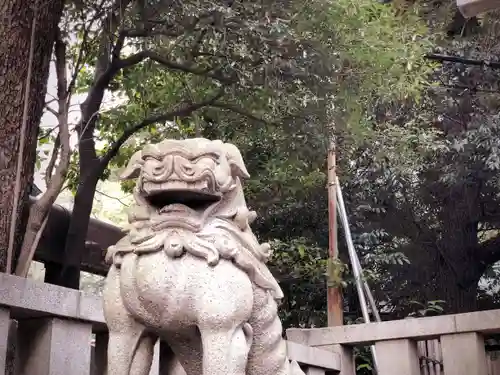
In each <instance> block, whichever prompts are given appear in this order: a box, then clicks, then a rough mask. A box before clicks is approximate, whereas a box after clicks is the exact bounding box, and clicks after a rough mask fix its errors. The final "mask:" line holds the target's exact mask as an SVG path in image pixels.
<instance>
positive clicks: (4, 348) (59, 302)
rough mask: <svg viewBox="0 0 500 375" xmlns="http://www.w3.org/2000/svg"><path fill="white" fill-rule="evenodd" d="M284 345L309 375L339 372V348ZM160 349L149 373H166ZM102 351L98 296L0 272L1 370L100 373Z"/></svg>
mask: <svg viewBox="0 0 500 375" xmlns="http://www.w3.org/2000/svg"><path fill="white" fill-rule="evenodd" d="M287 345H288V352H289V356H290V358H291V359H295V360H296V361H297V362H298V363H299V364H300V365H301V367H303V368H304V370H305V371H306V373H307V374H308V375H322V374H325V373H329V374H330V373H333V374H337V373H338V371H339V369H340V357H339V355H338V354H337V353H332V352H328V351H325V350H321V349H316V348H311V347H307V346H305V345H302V344H299V343H294V342H288V343H287ZM162 348H163V346H162V345H161V343H160V344H158V345H157V346H156V348H155V359H154V361H153V366H152V369H151V372H150V375H160V374H161V375H170V374H169V373H168V372H167V370H166V368H167V367H168V361H169V358H167V357H168V356H169V353H167V351H166V350H165V351H163V350H162ZM106 353H107V333H106V325H105V324H104V318H103V314H102V303H101V299H100V298H98V297H95V296H88V295H84V294H83V293H82V292H80V291H77V290H72V289H67V288H62V287H58V286H54V285H51V284H45V283H42V282H38V281H34V280H30V279H23V278H19V277H16V276H12V275H6V274H1V273H0V374H9V375H103V374H105V373H106V372H105V368H106ZM2 371H3V372H2ZM109 375H112V374H109Z"/></svg>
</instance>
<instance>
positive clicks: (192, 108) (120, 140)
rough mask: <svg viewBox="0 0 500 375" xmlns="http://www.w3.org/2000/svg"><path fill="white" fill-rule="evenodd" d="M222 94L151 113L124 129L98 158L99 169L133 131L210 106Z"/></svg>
mask: <svg viewBox="0 0 500 375" xmlns="http://www.w3.org/2000/svg"><path fill="white" fill-rule="evenodd" d="M223 95H224V89H221V90H219V91H218V92H217V94H215V95H214V96H212V97H211V98H208V99H206V100H204V101H201V102H197V103H193V104H191V105H188V106H186V107H184V108H180V109H176V110H174V111H171V112H168V113H163V114H159V115H153V116H150V117H148V118H146V119H144V120H143V121H141V122H140V123H138V124H135V125H133V126H131V127H129V128H128V129H126V130H125V131H124V132H123V134H122V135H121V136H120V137H119V138H118V139H117V140H116V141H115V142H114V143H113V144H112V145H111V147H110V148H109V150H108V151H107V152H106V153H105V154H104V156H103V157H102V158H101V159H100V163H99V164H100V167H101V168H100V169H101V170H104V169H105V168H106V167H107V165H108V163H109V162H110V161H111V159H112V158H113V157H114V156H115V155H116V154H118V151H119V150H120V147H121V146H122V145H123V144H124V143H125V142H126V141H127V140H128V139H129V138H130V136H132V135H133V134H134V133H136V132H138V131H139V130H141V129H143V128H145V127H146V126H149V125H152V124H155V123H157V122H166V121H169V120H173V119H174V118H175V117H181V116H188V115H189V114H191V113H192V112H194V111H196V110H198V109H200V108H203V107H207V106H210V105H211V104H212V103H214V102H215V101H217V100H218V99H220V98H221V97H222V96H223Z"/></svg>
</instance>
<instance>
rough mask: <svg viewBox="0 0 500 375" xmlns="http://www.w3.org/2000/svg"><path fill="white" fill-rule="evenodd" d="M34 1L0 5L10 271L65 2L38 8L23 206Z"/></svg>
mask: <svg viewBox="0 0 500 375" xmlns="http://www.w3.org/2000/svg"><path fill="white" fill-rule="evenodd" d="M35 4H36V1H35V0H4V1H2V2H1V3H0V19H1V20H2V22H0V36H1V38H0V56H2V58H1V59H0V87H1V88H2V90H1V92H0V129H1V132H0V271H2V272H4V271H5V270H6V263H7V249H8V246H9V232H10V222H11V214H12V210H14V209H17V210H18V216H17V220H16V221H17V223H16V236H15V245H14V250H15V251H18V250H19V248H20V246H21V243H22V239H23V230H22V228H23V226H24V225H25V224H26V223H25V221H26V219H27V213H28V205H27V203H28V194H29V185H30V182H31V181H32V179H33V171H34V165H35V159H36V146H37V135H38V125H39V122H40V118H41V116H42V113H43V107H44V102H45V92H46V86H47V79H48V75H49V64H50V58H51V55H52V47H53V44H54V40H55V36H56V30H57V25H58V22H59V20H60V18H61V15H62V9H63V0H49V1H44V2H43V4H41V6H40V7H39V9H38V10H37V13H36V14H37V17H36V39H35V49H34V54H33V61H32V72H33V73H32V76H31V83H30V92H29V95H28V103H29V110H28V116H27V123H26V133H25V147H24V150H23V160H22V165H23V168H22V170H21V180H20V182H21V190H20V198H19V205H18V207H17V208H16V207H13V205H14V186H15V183H16V168H17V156H18V155H19V153H20V150H19V144H20V137H21V128H22V123H23V105H24V97H25V90H26V83H27V82H26V81H27V79H26V78H27V76H28V61H29V53H30V41H31V28H32V22H33V17H34V14H35V13H34V9H35V8H34V7H35Z"/></svg>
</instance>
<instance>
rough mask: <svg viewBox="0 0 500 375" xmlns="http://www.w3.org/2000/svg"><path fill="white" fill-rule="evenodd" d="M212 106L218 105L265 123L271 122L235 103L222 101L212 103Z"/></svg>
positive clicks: (217, 106)
mask: <svg viewBox="0 0 500 375" xmlns="http://www.w3.org/2000/svg"><path fill="white" fill-rule="evenodd" d="M210 107H216V108H221V109H225V110H228V111H231V112H234V113H237V114H239V115H242V116H245V117H248V118H249V119H251V120H254V121H257V122H261V123H264V124H269V122H267V121H266V120H264V119H262V118H260V117H257V116H255V115H253V114H252V113H250V112H247V111H245V110H244V109H243V108H240V107H237V106H235V105H233V104H229V103H221V102H214V103H212V104H210Z"/></svg>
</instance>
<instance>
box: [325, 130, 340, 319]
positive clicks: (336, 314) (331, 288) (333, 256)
mask: <svg viewBox="0 0 500 375" xmlns="http://www.w3.org/2000/svg"><path fill="white" fill-rule="evenodd" d="M331 132H332V134H331V135H330V142H329V148H328V156H327V165H328V175H327V176H328V229H329V230H328V233H329V235H328V243H329V246H328V256H329V261H330V262H331V264H335V263H336V261H337V259H338V247H337V243H338V240H337V227H338V226H337V192H336V185H337V173H336V167H337V166H336V157H335V135H334V133H333V129H331ZM327 307H328V326H329V327H332V326H341V325H343V324H344V306H343V301H342V291H341V289H340V285H331V284H330V283H328V286H327Z"/></svg>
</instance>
